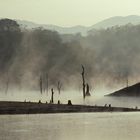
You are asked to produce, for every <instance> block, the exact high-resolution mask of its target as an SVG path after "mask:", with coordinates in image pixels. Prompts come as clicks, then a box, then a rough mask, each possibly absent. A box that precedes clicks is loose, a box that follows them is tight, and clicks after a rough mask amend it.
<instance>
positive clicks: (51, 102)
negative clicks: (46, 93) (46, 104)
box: [51, 88, 54, 104]
mask: <svg viewBox="0 0 140 140" xmlns="http://www.w3.org/2000/svg"><path fill="white" fill-rule="evenodd" d="M51 91H52V96H51V103H52V104H53V95H54V91H53V88H52V89H51Z"/></svg>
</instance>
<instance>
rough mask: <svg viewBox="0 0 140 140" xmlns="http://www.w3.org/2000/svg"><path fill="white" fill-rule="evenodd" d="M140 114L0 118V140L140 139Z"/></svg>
mask: <svg viewBox="0 0 140 140" xmlns="http://www.w3.org/2000/svg"><path fill="white" fill-rule="evenodd" d="M139 122H140V113H139V112H133V113H131V112H129V113H77V114H76V113H70V114H40V115H1V116H0V140H139V139H140V132H139V130H140V123H139Z"/></svg>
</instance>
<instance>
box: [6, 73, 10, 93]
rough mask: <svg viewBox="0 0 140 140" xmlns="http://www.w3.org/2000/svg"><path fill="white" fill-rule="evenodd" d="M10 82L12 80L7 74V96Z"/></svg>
mask: <svg viewBox="0 0 140 140" xmlns="http://www.w3.org/2000/svg"><path fill="white" fill-rule="evenodd" d="M9 81H10V79H9V75H8V74H7V81H6V89H5V94H7V93H8V89H9Z"/></svg>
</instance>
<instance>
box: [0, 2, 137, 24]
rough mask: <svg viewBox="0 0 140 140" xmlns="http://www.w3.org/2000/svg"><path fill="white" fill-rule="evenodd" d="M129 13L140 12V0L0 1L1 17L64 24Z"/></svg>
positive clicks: (95, 21) (80, 22)
mask: <svg viewBox="0 0 140 140" xmlns="http://www.w3.org/2000/svg"><path fill="white" fill-rule="evenodd" d="M128 15H140V0H0V18H11V19H21V20H29V21H33V22H36V23H42V24H55V25H59V26H65V27H66V26H74V25H84V26H91V25H93V24H95V23H97V22H99V21H101V20H103V19H106V18H109V17H113V16H128Z"/></svg>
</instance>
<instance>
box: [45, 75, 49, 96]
mask: <svg viewBox="0 0 140 140" xmlns="http://www.w3.org/2000/svg"><path fill="white" fill-rule="evenodd" d="M46 88H47V89H46V90H47V94H48V92H49V76H48V74H46Z"/></svg>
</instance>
